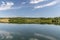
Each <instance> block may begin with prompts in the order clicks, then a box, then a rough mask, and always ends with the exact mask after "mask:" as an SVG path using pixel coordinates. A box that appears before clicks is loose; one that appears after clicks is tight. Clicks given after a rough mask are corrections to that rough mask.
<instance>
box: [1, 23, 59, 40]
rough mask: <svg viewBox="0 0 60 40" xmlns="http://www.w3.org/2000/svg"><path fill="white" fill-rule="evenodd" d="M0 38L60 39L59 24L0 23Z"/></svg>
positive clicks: (16, 39) (24, 39) (6, 39)
mask: <svg viewBox="0 0 60 40" xmlns="http://www.w3.org/2000/svg"><path fill="white" fill-rule="evenodd" d="M0 40H60V26H59V25H48V24H8V23H0Z"/></svg>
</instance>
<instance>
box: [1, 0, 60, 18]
mask: <svg viewBox="0 0 60 40" xmlns="http://www.w3.org/2000/svg"><path fill="white" fill-rule="evenodd" d="M14 16H18V17H19V16H20V17H60V0H0V17H14Z"/></svg>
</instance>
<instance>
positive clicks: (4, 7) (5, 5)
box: [0, 2, 14, 10]
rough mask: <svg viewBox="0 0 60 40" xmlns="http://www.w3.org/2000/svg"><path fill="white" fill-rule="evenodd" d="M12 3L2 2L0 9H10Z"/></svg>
mask: <svg viewBox="0 0 60 40" xmlns="http://www.w3.org/2000/svg"><path fill="white" fill-rule="evenodd" d="M13 5H14V3H13V2H2V4H1V5H0V10H8V9H11V8H12V6H13Z"/></svg>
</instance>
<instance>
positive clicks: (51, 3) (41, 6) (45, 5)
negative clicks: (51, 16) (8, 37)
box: [34, 0, 58, 9]
mask: <svg viewBox="0 0 60 40" xmlns="http://www.w3.org/2000/svg"><path fill="white" fill-rule="evenodd" d="M57 3H58V1H57V0H54V1H52V2H50V3H47V4H44V5H38V6H35V7H34V9H38V8H44V7H48V6H53V5H55V4H57Z"/></svg>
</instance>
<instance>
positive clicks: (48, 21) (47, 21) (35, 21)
mask: <svg viewBox="0 0 60 40" xmlns="http://www.w3.org/2000/svg"><path fill="white" fill-rule="evenodd" d="M9 23H20V24H60V18H20V17H17V18H9Z"/></svg>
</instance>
